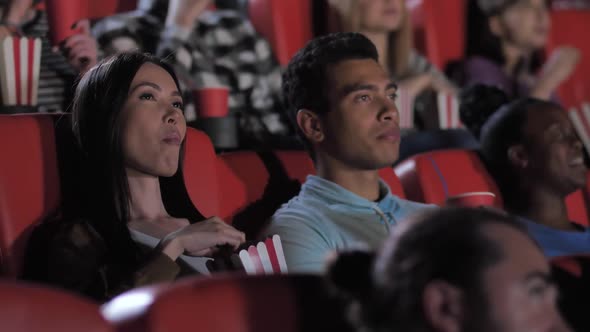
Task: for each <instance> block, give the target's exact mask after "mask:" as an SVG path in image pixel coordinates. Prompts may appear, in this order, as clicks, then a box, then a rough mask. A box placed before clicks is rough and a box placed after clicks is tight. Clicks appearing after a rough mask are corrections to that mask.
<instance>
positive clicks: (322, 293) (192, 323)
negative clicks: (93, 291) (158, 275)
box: [102, 274, 349, 332]
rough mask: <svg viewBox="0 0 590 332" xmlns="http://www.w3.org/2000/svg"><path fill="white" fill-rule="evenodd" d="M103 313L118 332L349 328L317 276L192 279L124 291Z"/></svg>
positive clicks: (233, 331)
mask: <svg viewBox="0 0 590 332" xmlns="http://www.w3.org/2000/svg"><path fill="white" fill-rule="evenodd" d="M102 312H103V315H104V316H105V317H106V318H107V320H109V321H110V322H112V323H113V324H115V325H116V326H117V328H118V329H117V330H118V331H120V332H136V331H137V332H138V331H145V332H160V331H175V332H184V331H186V332H188V331H190V332H193V331H215V332H250V331H252V332H267V331H268V332H270V331H272V332H276V331H281V332H291V331H293V332H294V331H343V332H344V331H349V328H348V327H347V325H346V323H345V322H344V320H345V317H346V315H344V314H343V313H342V312H341V311H340V307H339V304H338V303H337V302H336V301H334V300H333V299H332V298H331V297H330V296H329V295H328V292H327V291H326V289H325V282H324V280H323V279H322V278H321V277H318V276H305V275H289V276H287V275H282V276H281V275H272V276H254V277H253V276H245V275H238V274H234V275H226V276H216V277H213V278H207V279H204V278H195V279H193V278H191V279H188V280H185V281H181V282H178V283H176V284H174V285H172V286H171V287H169V288H167V289H160V290H158V289H155V288H149V289H138V290H133V291H130V292H128V293H125V294H122V295H120V296H118V297H116V298H115V299H113V300H112V301H110V302H109V303H107V304H105V305H104V306H103V308H102Z"/></svg>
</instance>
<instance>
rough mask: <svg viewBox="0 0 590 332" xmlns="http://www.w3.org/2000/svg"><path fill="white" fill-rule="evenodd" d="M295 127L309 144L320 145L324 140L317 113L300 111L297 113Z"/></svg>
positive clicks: (306, 110)
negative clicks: (297, 127) (296, 126)
mask: <svg viewBox="0 0 590 332" xmlns="http://www.w3.org/2000/svg"><path fill="white" fill-rule="evenodd" d="M297 125H298V126H299V129H301V132H303V135H305V138H307V140H309V141H310V142H312V143H320V142H321V141H323V140H324V130H323V127H322V123H321V121H320V118H319V116H318V115H317V113H315V112H312V111H310V110H308V109H300V110H299V111H297Z"/></svg>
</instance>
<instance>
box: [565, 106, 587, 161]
mask: <svg viewBox="0 0 590 332" xmlns="http://www.w3.org/2000/svg"><path fill="white" fill-rule="evenodd" d="M568 114H569V117H570V120H571V121H572V124H573V125H574V128H575V129H576V132H577V133H578V136H579V137H580V140H582V143H583V144H584V148H585V149H586V152H588V153H589V154H590V103H587V102H585V103H582V105H581V106H580V107H572V108H570V110H569V112H568Z"/></svg>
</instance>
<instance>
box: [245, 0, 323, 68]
mask: <svg viewBox="0 0 590 332" xmlns="http://www.w3.org/2000/svg"><path fill="white" fill-rule="evenodd" d="M248 6H249V8H248V11H249V16H250V20H252V23H253V24H254V27H255V28H256V30H257V31H258V32H260V33H261V34H262V35H263V36H264V37H265V38H266V40H268V41H269V42H270V45H271V47H272V49H273V50H274V52H275V55H276V56H277V59H278V60H279V63H280V64H281V65H282V66H286V65H287V63H289V60H290V59H291V57H292V56H293V55H294V54H295V53H296V52H297V51H298V50H299V49H300V48H302V47H303V46H304V45H305V43H307V41H308V40H310V39H311V37H312V31H311V30H312V28H311V26H312V18H311V1H310V0H249V2H248Z"/></svg>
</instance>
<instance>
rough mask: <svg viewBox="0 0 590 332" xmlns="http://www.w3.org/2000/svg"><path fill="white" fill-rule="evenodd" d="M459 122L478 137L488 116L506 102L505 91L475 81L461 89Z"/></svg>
mask: <svg viewBox="0 0 590 332" xmlns="http://www.w3.org/2000/svg"><path fill="white" fill-rule="evenodd" d="M459 99H460V106H459V116H460V118H461V122H462V123H463V124H464V125H465V126H466V127H467V128H468V129H469V131H470V132H471V133H472V134H473V136H475V138H477V139H479V137H480V134H481V128H482V127H483V125H484V123H485V122H486V121H487V120H488V119H489V118H490V116H491V115H492V114H493V113H494V112H496V110H498V109H499V108H500V107H501V106H502V105H504V104H506V103H508V101H509V99H508V96H507V95H506V93H505V92H504V91H503V90H502V89H500V88H498V87H495V86H491V85H485V84H481V83H476V84H473V85H470V86H468V87H466V88H465V89H463V90H461V94H460V96H459Z"/></svg>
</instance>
